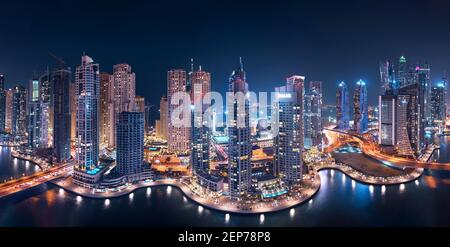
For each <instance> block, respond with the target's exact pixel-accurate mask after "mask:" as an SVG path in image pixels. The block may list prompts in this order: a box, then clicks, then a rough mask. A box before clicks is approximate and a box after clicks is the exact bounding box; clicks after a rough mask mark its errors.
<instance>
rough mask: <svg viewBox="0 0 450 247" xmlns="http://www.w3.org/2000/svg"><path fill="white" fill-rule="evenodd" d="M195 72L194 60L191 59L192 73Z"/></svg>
mask: <svg viewBox="0 0 450 247" xmlns="http://www.w3.org/2000/svg"><path fill="white" fill-rule="evenodd" d="M192 72H194V59H193V58H191V73H192Z"/></svg>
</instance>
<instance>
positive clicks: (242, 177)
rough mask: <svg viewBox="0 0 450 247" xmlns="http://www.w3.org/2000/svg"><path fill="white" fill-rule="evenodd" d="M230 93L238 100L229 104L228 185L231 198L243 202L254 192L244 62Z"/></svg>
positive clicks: (234, 74) (233, 78) (232, 82)
mask: <svg viewBox="0 0 450 247" xmlns="http://www.w3.org/2000/svg"><path fill="white" fill-rule="evenodd" d="M228 91H229V92H230V93H233V94H234V95H235V97H234V100H229V101H228V102H227V111H228V118H227V126H228V138H229V142H228V186H229V191H230V197H231V198H232V199H239V198H240V197H242V196H244V195H245V194H247V193H248V192H249V191H250V189H251V169H252V167H251V162H250V161H251V158H252V144H251V136H250V119H249V115H250V112H249V111H250V105H249V100H248V98H247V97H246V95H247V92H248V84H247V81H246V76H245V71H244V66H243V63H242V59H241V60H240V64H239V67H238V68H237V69H235V70H234V71H233V72H232V74H231V76H230V79H229V90H228Z"/></svg>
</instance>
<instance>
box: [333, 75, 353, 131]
mask: <svg viewBox="0 0 450 247" xmlns="http://www.w3.org/2000/svg"><path fill="white" fill-rule="evenodd" d="M336 120H337V127H338V128H339V129H341V130H346V129H348V128H349V127H350V124H349V122H350V102H349V94H348V87H347V84H345V82H343V81H342V82H340V83H339V88H338V91H337V92H336Z"/></svg>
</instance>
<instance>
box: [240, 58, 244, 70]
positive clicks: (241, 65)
mask: <svg viewBox="0 0 450 247" xmlns="http://www.w3.org/2000/svg"><path fill="white" fill-rule="evenodd" d="M239 65H240V67H241V70H243V69H244V65H243V63H242V57H239Z"/></svg>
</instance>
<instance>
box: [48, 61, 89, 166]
mask: <svg viewBox="0 0 450 247" xmlns="http://www.w3.org/2000/svg"><path fill="white" fill-rule="evenodd" d="M52 75H53V76H52V88H53V90H52V99H53V104H52V105H53V109H54V110H53V118H54V120H53V157H54V158H55V160H56V162H58V163H60V162H65V161H68V160H69V159H70V158H71V155H70V147H71V146H70V130H71V122H72V121H71V116H72V115H71V111H70V110H71V109H70V100H71V98H70V85H71V83H72V82H71V75H72V72H71V71H70V70H69V69H58V70H55V71H54V72H53V73H52ZM85 126H87V125H85Z"/></svg>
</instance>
